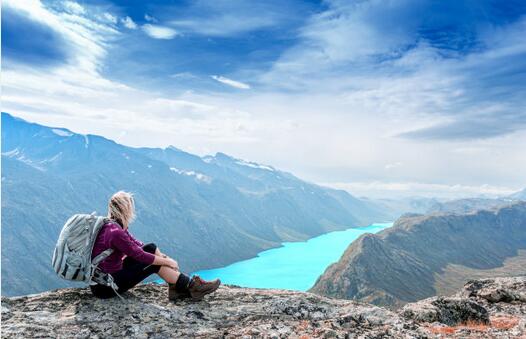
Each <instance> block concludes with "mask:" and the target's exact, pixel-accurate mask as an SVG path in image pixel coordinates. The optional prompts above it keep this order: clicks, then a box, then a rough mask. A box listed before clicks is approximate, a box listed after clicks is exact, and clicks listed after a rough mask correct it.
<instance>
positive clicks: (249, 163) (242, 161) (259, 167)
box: [236, 159, 275, 172]
mask: <svg viewBox="0 0 526 339" xmlns="http://www.w3.org/2000/svg"><path fill="white" fill-rule="evenodd" d="M236 164H238V165H241V166H248V167H252V168H257V169H264V170H267V171H271V172H274V171H275V169H274V168H272V167H271V166H267V165H261V164H258V163H255V162H249V161H245V160H241V159H238V160H237V161H236Z"/></svg>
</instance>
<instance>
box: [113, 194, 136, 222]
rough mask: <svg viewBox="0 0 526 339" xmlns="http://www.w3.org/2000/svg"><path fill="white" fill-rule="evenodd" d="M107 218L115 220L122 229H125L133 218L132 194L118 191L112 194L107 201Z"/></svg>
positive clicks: (133, 203) (133, 202)
mask: <svg viewBox="0 0 526 339" xmlns="http://www.w3.org/2000/svg"><path fill="white" fill-rule="evenodd" d="M108 218H110V219H113V220H115V221H117V222H118V223H119V224H121V226H122V227H123V228H124V229H127V228H128V226H129V225H130V224H131V222H132V221H133V220H134V219H135V201H134V200H133V194H131V193H129V192H124V191H119V192H117V193H115V194H114V195H112V196H111V198H110V201H109V202H108Z"/></svg>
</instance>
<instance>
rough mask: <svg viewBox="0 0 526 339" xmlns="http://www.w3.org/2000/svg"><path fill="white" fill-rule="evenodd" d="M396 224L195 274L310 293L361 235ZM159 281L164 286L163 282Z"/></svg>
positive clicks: (322, 238) (328, 236)
mask: <svg viewBox="0 0 526 339" xmlns="http://www.w3.org/2000/svg"><path fill="white" fill-rule="evenodd" d="M392 224H393V223H391V222H383V223H373V224H371V225H369V226H359V227H351V228H348V229H346V230H339V231H332V232H328V233H324V234H321V235H319V236H316V237H312V238H310V239H307V240H304V241H294V242H283V243H281V246H279V247H274V248H270V249H267V250H264V251H261V252H259V253H258V254H257V255H256V256H254V257H252V258H249V259H245V260H240V261H236V262H234V263H231V264H229V265H226V266H222V267H218V268H211V269H203V270H199V271H195V272H193V273H192V274H198V275H200V276H201V277H202V278H203V279H214V278H216V277H217V278H220V279H221V281H222V282H223V283H225V284H229V285H237V286H243V287H249V288H277V289H289V290H297V291H306V290H308V289H309V288H310V287H312V285H313V284H314V283H315V281H316V279H317V278H318V277H319V275H321V274H322V273H323V272H324V271H325V269H326V268H327V267H328V266H329V265H330V264H332V263H334V262H336V261H337V260H338V259H339V258H340V257H341V255H342V254H343V252H344V251H345V249H346V248H347V247H348V246H349V245H350V244H351V243H352V242H353V241H354V240H356V239H357V238H358V237H359V236H361V235H362V234H365V233H377V232H380V231H382V230H383V229H386V228H389V227H391V226H392ZM156 282H157V283H163V281H162V279H159V280H156Z"/></svg>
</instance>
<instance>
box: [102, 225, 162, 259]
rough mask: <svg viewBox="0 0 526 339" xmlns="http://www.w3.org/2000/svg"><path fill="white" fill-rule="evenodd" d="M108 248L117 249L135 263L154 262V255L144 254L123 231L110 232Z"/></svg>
mask: <svg viewBox="0 0 526 339" xmlns="http://www.w3.org/2000/svg"><path fill="white" fill-rule="evenodd" d="M110 246H111V247H114V248H116V249H118V250H119V251H121V252H122V253H124V254H126V255H127V256H128V257H131V258H133V259H135V260H137V261H140V262H142V263H145V264H152V263H153V261H154V260H155V255H153V254H151V253H148V252H145V251H144V250H143V249H142V248H141V247H140V246H138V245H137V244H136V243H135V242H134V241H133V240H131V238H130V237H129V236H128V234H126V232H125V231H124V230H123V229H115V230H113V231H112V234H111V239H110Z"/></svg>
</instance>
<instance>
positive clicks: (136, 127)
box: [2, 0, 526, 197]
mask: <svg viewBox="0 0 526 339" xmlns="http://www.w3.org/2000/svg"><path fill="white" fill-rule="evenodd" d="M2 12H3V13H2V14H3V16H2V19H3V20H2V52H3V53H2V66H3V68H2V86H3V94H2V105H3V107H2V109H3V110H4V111H8V112H10V113H13V114H15V115H19V116H21V117H24V118H26V119H29V120H33V121H37V122H41V123H46V124H52V125H57V126H64V127H68V128H70V129H72V130H75V131H78V132H83V133H98V134H102V135H105V136H107V137H110V138H112V139H116V140H117V141H119V142H122V143H125V144H128V145H148V146H163V147H164V146H167V145H170V144H173V145H176V146H178V147H180V148H183V149H185V150H188V151H190V152H194V153H198V154H207V153H214V152H218V151H222V152H226V153H230V154H233V155H235V156H238V157H241V158H246V159H248V160H253V161H259V162H263V163H269V164H272V165H273V166H276V167H280V168H283V169H286V170H289V171H292V172H293V173H295V174H298V175H299V176H301V177H303V178H306V179H308V180H311V181H314V182H318V183H322V184H328V185H331V186H334V187H340V188H344V189H347V190H349V191H350V192H352V193H356V194H358V195H363V194H365V195H374V196H404V195H440V196H451V197H453V196H466V195H476V194H490V195H495V194H507V193H508V192H511V191H514V190H518V189H520V188H522V187H525V186H526V175H521V174H520V173H519V172H520V169H521V168H524V167H525V165H526V158H525V157H524V156H523V150H524V146H526V131H525V130H526V39H525V38H524V31H525V30H526V2H525V1H519V0H517V1H515V0H507V1H497V0H494V1H488V0H471V1H468V0H464V1H461V0H441V1H438V0H435V1H426V0H361V1H351V0H348V1H265V2H259V1H258V2H256V1H105V0H104V1H37V0H7V1H3V3H2Z"/></svg>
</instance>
